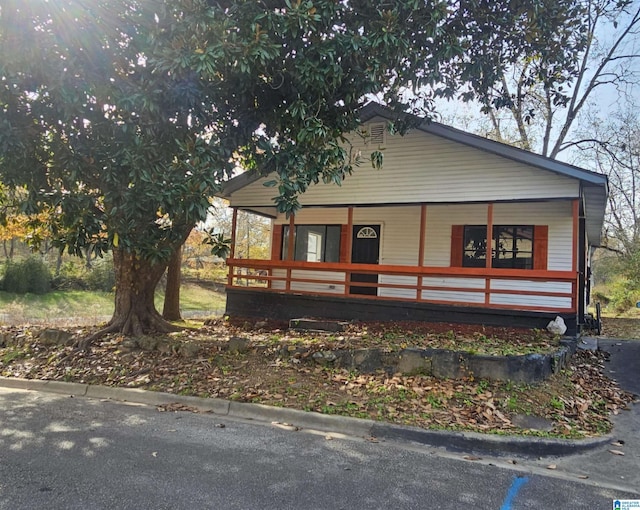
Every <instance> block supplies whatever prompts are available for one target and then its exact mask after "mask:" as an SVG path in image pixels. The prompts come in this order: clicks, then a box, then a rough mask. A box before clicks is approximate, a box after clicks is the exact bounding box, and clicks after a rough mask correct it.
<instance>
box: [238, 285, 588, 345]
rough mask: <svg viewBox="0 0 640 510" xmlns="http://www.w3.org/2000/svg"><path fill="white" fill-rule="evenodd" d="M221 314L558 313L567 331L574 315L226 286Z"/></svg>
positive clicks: (479, 320) (517, 316) (538, 321)
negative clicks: (225, 302) (224, 308)
mask: <svg viewBox="0 0 640 510" xmlns="http://www.w3.org/2000/svg"><path fill="white" fill-rule="evenodd" d="M226 314H227V315H230V316H232V317H259V318H264V317H268V318H271V319H280V320H290V319H294V318H301V317H314V318H327V319H340V320H363V321H374V320H375V321H384V320H397V321H399V320H405V321H425V322H452V323H455V322H459V323H463V324H484V325H487V326H507V327H522V328H539V329H543V328H545V327H546V326H547V324H548V323H549V321H550V320H552V319H554V318H555V317H556V316H557V315H560V316H561V317H562V318H563V319H564V321H565V323H566V325H567V332H566V335H568V336H575V335H577V333H578V324H577V320H576V319H577V315H576V313H575V312H573V313H560V314H558V313H552V312H540V311H528V310H526V311H525V310H512V309H500V308H483V307H478V306H458V305H443V304H435V303H420V302H408V301H407V302H398V301H391V300H389V301H387V300H372V299H367V298H354V297H340V296H318V295H304V294H292V293H284V292H274V291H273V290H271V291H264V290H256V289H251V288H244V289H243V288H238V287H227V306H226Z"/></svg>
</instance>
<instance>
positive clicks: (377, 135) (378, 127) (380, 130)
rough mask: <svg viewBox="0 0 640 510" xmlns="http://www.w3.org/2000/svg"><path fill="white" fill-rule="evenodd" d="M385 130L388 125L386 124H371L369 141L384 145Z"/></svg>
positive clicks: (373, 143)
mask: <svg viewBox="0 0 640 510" xmlns="http://www.w3.org/2000/svg"><path fill="white" fill-rule="evenodd" d="M385 132H386V126H385V125H384V124H382V123H380V124H370V125H369V139H368V142H369V143H370V144H372V145H383V144H384V134H385Z"/></svg>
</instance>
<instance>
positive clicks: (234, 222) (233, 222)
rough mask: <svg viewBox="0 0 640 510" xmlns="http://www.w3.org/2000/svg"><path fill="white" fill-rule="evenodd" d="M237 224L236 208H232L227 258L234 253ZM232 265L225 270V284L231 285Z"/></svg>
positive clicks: (231, 256)
mask: <svg viewBox="0 0 640 510" xmlns="http://www.w3.org/2000/svg"><path fill="white" fill-rule="evenodd" d="M237 225H238V209H237V208H236V207H234V208H233V217H232V218H231V247H230V248H229V258H230V259H233V258H234V257H235V254H236V227H237ZM234 270H235V267H234V266H231V267H229V268H228V270H227V271H228V272H227V285H229V286H231V285H233V272H234Z"/></svg>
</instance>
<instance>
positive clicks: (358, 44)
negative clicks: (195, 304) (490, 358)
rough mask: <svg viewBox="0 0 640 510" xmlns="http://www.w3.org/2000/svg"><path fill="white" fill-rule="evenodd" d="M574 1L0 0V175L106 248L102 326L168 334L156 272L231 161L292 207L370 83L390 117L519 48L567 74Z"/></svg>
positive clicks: (421, 105) (491, 77) (58, 223)
mask: <svg viewBox="0 0 640 510" xmlns="http://www.w3.org/2000/svg"><path fill="white" fill-rule="evenodd" d="M581 9H582V7H581V5H580V4H579V3H578V2H576V1H574V0H519V1H515V0H491V1H489V0H480V1H474V2H458V1H455V0H386V1H384V2H379V3H376V4H372V3H371V2H370V1H368V0H366V1H365V0H345V1H336V0H316V1H312V0H284V1H282V0H262V1H253V0H252V1H247V0H218V1H216V0H153V1H152V0H48V1H47V0H30V1H29V2H24V1H22V0H6V1H5V2H4V3H3V4H2V5H1V6H0V55H2V57H0V58H1V60H0V111H1V112H2V117H0V180H2V182H4V183H5V184H6V185H7V186H10V187H15V188H24V189H26V190H27V191H28V195H29V199H28V200H27V202H26V204H25V211H26V212H33V211H37V210H39V209H41V208H43V207H48V208H49V209H50V210H53V211H55V213H56V214H55V216H54V217H55V222H53V224H52V225H51V227H52V230H53V233H54V235H55V234H60V235H59V236H58V243H59V245H60V246H61V247H63V248H66V249H68V250H69V251H71V252H75V253H80V252H81V251H82V250H83V248H85V247H86V246H87V245H93V246H94V250H96V251H97V252H101V251H104V250H107V249H111V250H113V258H114V264H115V268H116V282H117V283H116V298H115V300H116V307H115V312H114V316H113V318H112V319H111V321H110V323H109V325H108V326H107V329H106V330H105V331H120V332H122V333H125V334H141V333H144V332H147V331H166V330H168V329H170V325H169V324H168V323H167V322H166V321H165V320H163V319H162V317H161V316H160V315H159V313H158V312H157V311H156V309H155V308H154V304H153V293H154V290H155V287H156V285H157V283H158V280H159V279H160V277H161V275H162V273H163V272H164V270H165V268H166V265H167V261H168V260H169V259H170V257H171V255H172V253H174V251H175V250H176V248H177V247H179V246H180V245H181V244H182V243H183V241H184V240H185V238H186V236H187V235H188V233H189V231H190V230H191V228H192V227H193V225H194V224H195V223H196V222H197V221H199V220H202V219H204V218H205V215H206V211H207V208H208V206H209V203H208V201H207V198H208V197H209V196H211V195H212V194H213V193H214V191H215V190H216V189H217V188H218V187H219V186H220V185H221V182H223V181H224V179H225V178H226V177H227V176H228V175H230V173H231V172H232V171H233V169H234V168H235V167H236V166H238V165H242V166H244V167H245V168H248V169H250V170H254V171H255V170H259V171H262V172H265V173H266V172H272V171H273V172H275V175H276V178H275V179H274V181H273V184H274V185H275V186H276V189H277V193H275V194H276V195H277V197H276V199H275V201H276V205H277V206H278V208H279V209H280V210H281V211H286V212H291V211H294V210H295V209H296V208H297V207H298V201H297V197H298V195H299V194H300V193H303V192H304V191H305V190H306V189H307V187H308V186H310V185H312V184H314V183H318V182H320V181H324V182H334V183H337V184H339V183H340V182H342V180H343V179H344V178H345V177H346V176H347V175H348V174H350V173H351V172H352V171H353V170H354V164H353V161H354V159H353V158H352V157H351V154H349V147H348V145H346V144H345V139H344V138H343V135H344V134H345V133H347V132H350V131H353V130H354V129H355V128H356V127H357V126H358V123H359V121H358V109H359V107H360V106H361V105H362V104H363V102H365V101H366V98H367V97H371V96H372V95H377V97H379V98H381V99H382V100H383V101H385V103H386V104H388V105H389V106H390V107H391V108H392V109H393V110H395V111H397V112H398V114H399V115H398V121H397V122H396V123H395V125H394V126H393V129H397V130H400V131H402V130H404V129H406V128H407V127H408V125H407V123H406V120H405V119H404V118H403V117H402V116H401V115H400V114H401V112H403V111H413V112H418V113H426V114H428V113H430V111H431V108H432V100H433V98H434V97H437V96H453V95H454V93H456V92H458V91H459V90H461V88H462V87H463V86H465V87H467V88H466V92H465V99H471V98H473V97H476V96H477V95H483V94H484V93H485V92H486V91H487V90H488V89H489V88H490V87H491V86H493V85H494V83H495V82H496V81H497V80H498V79H499V77H500V76H501V75H502V71H503V70H504V69H506V68H508V67H509V66H513V65H515V64H516V63H517V62H521V61H526V60H528V59H530V58H532V57H533V56H536V57H539V56H540V55H542V58H543V59H544V60H545V62H547V64H548V65H547V68H553V69H558V70H563V69H566V70H567V71H566V73H565V74H563V73H558V74H557V75H553V76H545V77H544V78H545V79H546V80H547V82H548V83H553V82H554V80H555V79H560V78H559V77H562V79H567V77H570V76H571V75H572V73H573V70H574V69H575V68H576V65H577V61H576V55H577V52H579V51H580V49H581V48H582V47H583V45H584V42H585V41H584V39H583V37H582V36H583V35H584V27H583V26H582V25H581V23H580V20H581ZM530 78H531V79H532V80H535V79H540V78H541V76H539V71H538V69H531V70H530ZM408 92H411V94H408ZM408 97H411V98H412V99H411V101H410V102H409V101H408V100H407V99H406V98H408ZM373 161H374V162H375V163H377V164H380V163H381V158H380V155H379V154H377V155H375V156H374V157H373Z"/></svg>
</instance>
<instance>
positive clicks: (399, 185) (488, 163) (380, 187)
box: [231, 130, 579, 207]
mask: <svg viewBox="0 0 640 510" xmlns="http://www.w3.org/2000/svg"><path fill="white" fill-rule="evenodd" d="M360 145H361V147H359V148H360V149H361V150H362V153H363V156H365V157H368V155H369V153H370V151H371V150H373V149H372V148H371V147H366V146H365V145H364V144H363V143H360ZM382 149H383V154H384V163H383V168H382V169H380V170H375V169H373V168H372V167H371V165H370V164H369V162H368V161H365V162H364V163H363V164H362V165H361V166H360V167H359V168H356V169H355V171H354V173H353V175H350V176H347V178H346V179H345V181H344V182H343V183H342V186H337V185H335V184H317V185H313V186H311V187H310V188H309V189H308V190H307V192H306V193H304V194H303V195H302V196H301V197H300V203H301V204H302V205H314V206H318V205H339V204H352V205H357V204H389V203H394V204H401V203H419V202H428V203H447V202H476V201H500V200H516V199H531V198H534V199H539V198H566V197H578V196H579V181H578V180H576V179H572V178H569V177H566V176H561V175H557V174H555V173H553V172H549V171H546V170H542V169H539V168H531V167H529V166H527V165H525V164H522V163H518V162H515V161H512V160H510V159H507V158H504V157H501V156H498V155H495V154H491V153H488V152H485V151H481V150H479V149H475V148H472V147H468V146H466V145H462V144H459V143H456V142H452V141H450V140H446V139H444V138H440V137H438V136H435V135H431V134H428V133H424V132H422V131H418V130H414V131H411V132H409V133H407V134H406V135H405V136H400V135H393V136H392V135H390V134H388V133H387V135H386V143H385V144H384V146H383V147H382ZM271 179H272V178H271V177H266V178H263V179H260V180H258V181H256V182H254V183H252V184H250V185H248V186H246V187H245V188H243V189H240V190H238V191H236V192H235V193H234V194H233V196H232V198H231V205H232V206H246V207H250V206H253V207H258V206H273V204H274V202H273V197H274V195H275V194H276V193H277V188H267V187H264V186H263V185H262V184H263V183H264V182H265V181H267V180H271Z"/></svg>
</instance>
